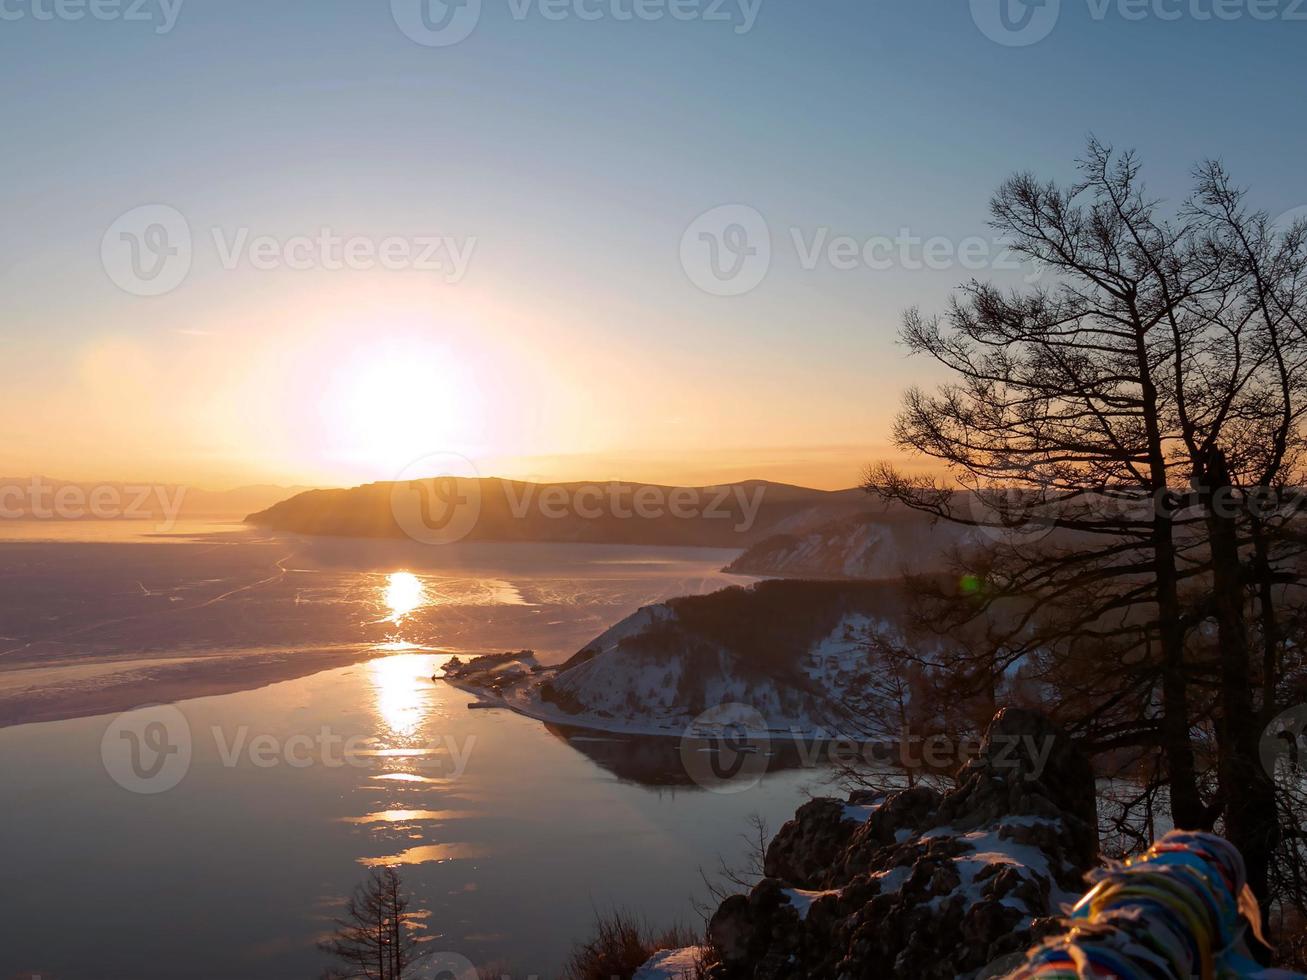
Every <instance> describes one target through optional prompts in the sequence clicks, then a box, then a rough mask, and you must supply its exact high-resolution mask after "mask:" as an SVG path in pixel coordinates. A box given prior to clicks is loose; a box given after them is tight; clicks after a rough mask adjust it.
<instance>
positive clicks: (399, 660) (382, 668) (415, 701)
mask: <svg viewBox="0 0 1307 980" xmlns="http://www.w3.org/2000/svg"><path fill="white" fill-rule="evenodd" d="M431 670H432V667H431V657H429V656H423V655H405V654H399V655H395V656H389V657H378V658H377V659H376V660H373V661H371V662H369V664H368V672H369V675H370V680H371V681H372V688H373V691H374V692H375V695H376V708H377V715H378V717H379V719H380V721H381V723H382V724H383V725H384V726H385V728H386V732H385V733H383V734H385V735H389V736H391V737H392V738H397V739H411V738H412V737H413V736H414V735H416V734H417V733H418V731H419V729H420V728H421V727H422V723H423V722H424V721H425V720H426V717H427V714H428V713H429V712H430V710H431V700H430V699H431V686H430V685H429V684H424V683H423V680H424V679H425V678H426V677H429V676H430V674H431ZM395 747H396V746H386V748H395ZM379 754H383V753H379ZM384 754H387V755H389V754H390V753H389V752H386V753H384Z"/></svg>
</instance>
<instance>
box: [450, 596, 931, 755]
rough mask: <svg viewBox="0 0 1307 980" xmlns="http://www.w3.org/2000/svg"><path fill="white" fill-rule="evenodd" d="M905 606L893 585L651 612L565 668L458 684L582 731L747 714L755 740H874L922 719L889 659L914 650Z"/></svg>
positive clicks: (497, 669)
mask: <svg viewBox="0 0 1307 980" xmlns="http://www.w3.org/2000/svg"><path fill="white" fill-rule="evenodd" d="M902 602H903V596H902V593H901V592H900V587H899V586H898V585H896V584H891V583H884V582H802V581H783V580H775V581H767V582H760V583H757V584H756V585H754V586H752V587H749V588H739V587H736V588H731V589H725V590H723V591H721V592H717V593H713V594H711V595H707V596H687V597H683V598H680V599H673V600H671V601H669V602H666V603H662V604H659V605H654V606H647V607H645V608H642V609H640V610H639V611H638V612H636V613H634V614H632V615H631V616H629V617H627V618H626V619H624V620H622V621H621V622H619V623H617V624H616V625H615V626H613V627H612V628H610V629H608V630H606V631H605V632H604V633H602V634H601V635H599V636H598V637H596V638H595V639H594V640H593V641H592V642H591V643H589V644H587V646H586V648H585V649H583V650H582V651H580V652H579V653H577V654H576V655H575V656H574V657H572V659H571V660H569V661H568V662H567V663H565V664H563V665H562V666H560V667H558V668H554V669H550V668H540V667H538V665H535V664H534V662H533V661H530V660H525V659H523V655H504V656H503V657H496V658H482V661H480V662H475V661H474V662H473V663H471V664H455V665H453V666H452V667H451V668H450V669H447V671H446V677H447V679H449V680H450V681H451V683H454V684H456V685H458V686H460V687H463V688H466V689H469V690H472V691H475V692H476V693H477V694H478V695H479V696H480V697H481V699H482V702H483V703H497V704H501V705H502V706H504V707H509V708H513V709H514V710H517V711H520V712H522V713H523V714H527V715H530V716H532V717H536V718H539V719H541V720H542V721H547V722H554V723H558V724H564V725H571V726H577V727H582V728H593V729H598V730H605V731H615V732H628V733H637V734H651V735H683V734H684V733H685V732H687V731H690V730H693V728H694V726H695V725H696V724H702V719H701V716H702V715H704V713H705V712H712V711H714V710H717V709H719V708H720V707H721V706H722V705H742V706H746V707H747V708H748V709H750V710H749V711H748V712H746V716H745V717H743V718H741V719H737V722H738V724H741V725H743V726H745V727H746V728H750V729H752V728H758V729H762V730H764V731H766V732H768V733H772V734H775V733H785V734H788V735H804V736H827V737H833V736H837V735H838V736H847V737H853V738H867V737H870V736H875V735H878V734H879V733H880V732H882V731H884V730H886V729H888V728H889V727H890V726H888V725H886V726H882V725H881V724H880V722H881V721H882V720H883V719H886V718H888V717H893V718H894V719H895V723H898V721H899V720H900V719H901V718H902V716H903V712H904V711H906V710H908V709H909V708H910V707H911V700H912V693H911V683H910V679H908V678H904V677H903V676H901V674H900V673H899V672H895V671H887V670H886V669H885V664H884V662H883V660H882V658H881V655H880V654H879V653H878V652H877V651H878V650H881V649H883V648H884V647H883V644H884V643H885V641H886V640H889V641H892V642H899V643H902V642H904V638H903V636H902V635H901V630H900V627H899V626H898V625H896V620H897V618H898V613H899V610H900V609H901V606H902ZM917 642H918V644H921V643H925V644H928V643H929V642H930V641H924V640H919V641H917ZM934 642H938V641H937V640H936V641H934ZM919 649H923V650H925V649H928V646H926V647H921V646H919Z"/></svg>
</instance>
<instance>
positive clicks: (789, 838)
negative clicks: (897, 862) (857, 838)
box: [763, 799, 858, 888]
mask: <svg viewBox="0 0 1307 980" xmlns="http://www.w3.org/2000/svg"><path fill="white" fill-rule="evenodd" d="M846 809H847V807H846V805H845V804H844V803H842V802H840V801H839V800H829V799H823V800H812V801H810V802H808V803H805V804H803V806H801V807H800V808H799V812H798V813H796V814H795V815H794V819H793V820H791V821H789V822H788V823H786V824H785V826H784V827H782V828H781V830H780V832H779V833H778V834H777V835H776V836H775V837H774V838H773V839H772V842H771V844H769V845H768V847H767V854H766V859H765V861H764V864H763V873H764V874H766V875H767V876H768V877H772V878H782V879H784V880H785V881H788V882H792V883H793V884H795V885H797V886H798V887H799V888H819V887H821V885H822V879H823V878H824V876H825V875H826V873H827V870H828V869H829V868H830V866H831V865H832V864H834V863H835V861H836V859H837V858H838V857H839V855H840V854H841V853H842V852H843V851H844V849H845V848H846V847H847V846H848V843H849V838H850V837H852V836H853V833H854V831H856V830H857V829H858V824H857V823H856V822H855V821H854V820H853V819H852V818H851V817H849V816H847V815H846V813H845V811H846Z"/></svg>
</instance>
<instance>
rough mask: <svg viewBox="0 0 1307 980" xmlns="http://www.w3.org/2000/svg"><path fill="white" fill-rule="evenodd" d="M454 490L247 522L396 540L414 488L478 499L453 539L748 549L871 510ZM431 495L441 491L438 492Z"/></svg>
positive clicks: (301, 509) (300, 508)
mask: <svg viewBox="0 0 1307 980" xmlns="http://www.w3.org/2000/svg"><path fill="white" fill-rule="evenodd" d="M449 482H451V483H452V484H453V488H452V489H453V491H454V492H453V493H450V492H449V489H450V488H448V487H441V488H437V487H436V483H437V481H416V484H415V483H410V482H407V481H406V482H403V483H395V482H382V483H371V484H366V485H364V486H359V487H352V488H349V489H338V490H311V491H308V492H305V493H301V494H297V495H296V496H294V497H291V498H290V499H288V500H283V501H281V502H279V503H276V504H274V505H272V506H270V507H267V508H266V509H264V510H261V511H258V512H255V513H251V514H250V515H249V516H247V517H246V518H245V520H246V523H248V524H252V525H254V526H256V527H261V528H267V529H270V530H276V531H286V532H292V533H297V534H312V535H327V536H335V537H365V538H403V537H406V536H408V537H413V536H414V535H413V534H411V533H410V532H409V530H406V527H405V526H404V525H403V523H402V522H401V521H400V520H399V519H397V516H396V509H395V508H396V499H397V497H396V495H397V494H404V493H410V492H416V491H413V490H412V489H411V488H412V487H414V486H417V487H418V490H420V491H421V492H422V493H423V494H424V495H425V496H426V497H427V498H430V499H436V498H437V497H439V498H440V499H446V498H448V499H455V498H456V499H459V500H473V501H475V507H476V513H475V516H474V519H472V518H471V516H470V515H469V527H468V529H467V531H466V533H464V534H462V535H460V536H459V540H467V541H504V542H507V541H536V542H556V543H566V542H570V543H582V544H630V545H659V546H685V547H713V548H739V549H743V548H747V547H749V546H750V545H751V544H754V543H755V542H757V541H760V540H762V539H764V538H766V537H768V536H771V535H775V534H803V533H806V532H807V531H809V530H811V529H813V528H815V527H819V526H821V525H822V524H825V523H829V522H830V521H832V520H837V519H840V518H846V517H849V516H852V515H854V514H858V513H861V512H864V511H867V510H869V509H870V508H872V507H874V506H875V505H874V502H873V501H871V500H870V499H869V498H868V497H867V496H866V494H864V493H863V492H862V491H861V490H812V489H808V488H806V487H795V486H789V485H787V484H781V483H770V482H767V481H764V480H750V481H744V482H740V483H730V484H721V485H718V486H711V487H671V486H661V485H654V484H637V483H630V482H626V481H594V482H573V483H547V484H541V483H530V482H526V481H519V480H505V479H501V478H498V477H488V478H481V479H476V480H472V479H458V480H456V481H449ZM437 490H439V492H438V493H437Z"/></svg>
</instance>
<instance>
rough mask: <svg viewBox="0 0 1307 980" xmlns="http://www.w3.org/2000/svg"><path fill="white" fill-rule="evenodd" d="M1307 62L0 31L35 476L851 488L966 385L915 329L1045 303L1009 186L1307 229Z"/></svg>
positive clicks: (919, 8) (1275, 9)
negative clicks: (1244, 201) (1220, 166)
mask: <svg viewBox="0 0 1307 980" xmlns="http://www.w3.org/2000/svg"><path fill="white" fill-rule="evenodd" d="M424 3H425V4H426V5H427V6H426V9H425V10H424V9H423V7H422V4H424ZM1000 3H1010V4H1011V5H1012V6H1011V7H1009V8H1008V9H1007V16H1006V17H1001V16H1000V14H1001V13H1002V11H1000V9H999V5H1000ZM1300 8H1301V9H1300ZM424 15H425V16H424ZM1304 52H1307V4H1300V3H1299V0H1043V3H1042V5H1039V6H1032V7H1027V6H1026V5H1025V4H1024V2H1023V0H970V2H968V0H479V2H478V0H465V3H464V5H463V6H450V7H446V6H445V5H444V4H442V3H441V2H440V0H394V2H393V3H392V2H390V0H275V2H269V0H121V2H120V0H61V2H59V3H56V0H0V81H2V82H3V86H4V91H5V92H6V96H5V98H4V100H3V102H2V103H0V133H3V134H4V152H3V153H2V154H0V176H2V178H3V179H0V204H2V206H3V213H4V215H5V220H4V221H3V222H2V223H0V392H3V396H0V397H3V399H4V401H3V412H2V413H0V418H2V419H3V423H4V436H3V439H0V474H4V475H25V474H32V473H42V474H46V475H48V476H51V477H58V478H66V479H78V480H93V479H104V480H166V481H172V482H186V483H192V484H195V485H201V486H206V487H211V488H222V487H229V486H235V485H239V484H243V483H256V482H273V483H281V484H316V485H347V484H354V483H361V482H368V481H372V480H385V479H392V478H394V477H396V476H397V475H399V474H400V473H402V472H405V471H406V469H408V468H410V467H411V466H412V465H413V464H414V462H415V461H418V460H422V459H425V458H429V457H440V458H443V457H449V456H458V457H460V458H466V459H468V460H470V461H471V464H472V465H473V466H474V467H475V469H476V471H477V472H481V473H482V474H483V475H503V476H515V477H535V478H541V479H561V478H574V479H588V480H598V479H609V478H622V479H638V480H650V481H657V482H667V483H676V482H680V483H712V482H718V481H722V480H727V479H736V478H744V477H750V476H756V477H767V478H772V479H782V480H786V481H788V482H794V483H805V484H808V485H812V486H821V487H828V488H835V487H842V486H851V485H853V484H856V483H857V482H858V478H859V474H860V472H861V470H862V468H863V467H864V466H865V465H866V464H868V463H870V462H872V461H874V460H876V459H881V458H895V459H900V460H903V461H907V462H909V463H911V457H903V456H901V454H899V453H898V451H897V450H895V449H894V448H893V447H892V446H891V443H890V433H891V426H892V420H893V416H894V413H895V410H896V407H897V405H898V403H899V401H900V398H901V397H902V393H903V390H904V389H905V388H906V387H907V386H908V385H911V384H934V383H937V382H938V381H939V380H940V378H939V377H937V376H936V375H935V374H933V373H932V371H931V369H930V367H929V366H928V365H927V364H925V363H922V362H919V361H916V360H913V359H909V358H908V357H907V356H906V355H905V352H904V351H903V349H902V348H901V347H900V346H899V345H898V343H897V340H896V332H897V329H898V324H899V321H900V318H901V316H902V314H903V311H904V310H905V309H906V308H909V307H913V306H920V307H922V308H923V309H926V310H930V309H940V308H942V307H943V305H944V303H945V302H946V301H947V298H948V295H949V292H950V290H951V289H953V288H954V287H955V286H956V285H958V284H959V283H961V282H964V281H966V280H968V279H970V278H972V277H973V276H977V277H980V278H992V279H996V280H999V281H1003V282H1005V283H1008V284H1013V285H1019V284H1020V283H1021V282H1022V281H1023V279H1024V278H1025V277H1026V276H1027V275H1028V274H1029V270H1024V269H1021V268H1019V267H1017V266H1015V264H1014V262H1013V260H1012V257H1011V256H1010V254H1008V253H1007V252H1006V251H1005V250H1004V249H1003V247H1002V244H1001V242H995V241H994V236H995V233H994V231H993V230H992V229H990V228H989V227H988V225H987V202H988V199H989V196H990V194H991V193H992V192H993V190H994V189H995V188H996V186H997V185H998V184H999V182H1000V181H1001V180H1002V179H1003V178H1004V177H1006V176H1007V175H1009V174H1010V173H1012V172H1014V171H1017V170H1031V171H1034V172H1036V173H1037V174H1040V175H1042V176H1046V177H1049V178H1056V179H1059V180H1066V179H1070V178H1071V177H1072V176H1073V175H1074V169H1073V163H1074V160H1075V159H1076V157H1077V155H1078V154H1079V153H1080V152H1081V151H1082V150H1083V148H1084V144H1085V140H1086V137H1087V136H1088V135H1089V134H1090V133H1094V134H1097V135H1098V136H1099V137H1100V138H1102V139H1105V140H1107V141H1109V142H1112V143H1113V144H1115V145H1117V146H1119V147H1132V148H1135V149H1137V150H1138V151H1139V153H1140V154H1141V155H1142V157H1143V159H1144V161H1145V165H1146V172H1145V173H1146V178H1147V179H1148V181H1149V186H1150V188H1151V189H1152V190H1153V192H1154V193H1155V194H1156V195H1157V196H1159V197H1164V198H1168V199H1171V200H1175V199H1177V198H1179V197H1182V196H1183V194H1184V192H1185V190H1186V188H1187V185H1188V174H1189V171H1190V169H1191V168H1192V166H1193V165H1195V164H1196V163H1197V162H1199V161H1200V160H1202V159H1204V158H1206V157H1211V156H1219V157H1221V158H1222V159H1224V160H1225V161H1226V163H1227V164H1228V166H1229V167H1230V168H1231V170H1232V171H1233V172H1234V174H1235V176H1236V178H1237V179H1238V180H1239V181H1240V182H1241V183H1242V184H1245V185H1248V186H1249V187H1250V188H1251V189H1252V193H1251V197H1252V201H1253V203H1254V204H1256V205H1257V206H1258V207H1263V208H1266V209H1267V210H1268V211H1270V212H1271V213H1272V214H1278V213H1281V212H1283V211H1288V210H1291V209H1294V208H1298V207H1303V206H1304V205H1307V181H1305V180H1304V178H1303V161H1304V156H1305V154H1304V150H1307V126H1304V125H1303V123H1304V117H1305V116H1307V102H1305V100H1304V88H1305V86H1304V83H1305V82H1307V71H1305V67H1304V66H1307V58H1304ZM928 243H929V247H928ZM868 245H869V246H870V247H867V248H865V249H864V246H868ZM928 252H929V253H930V256H931V257H930V258H927V253H928Z"/></svg>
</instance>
